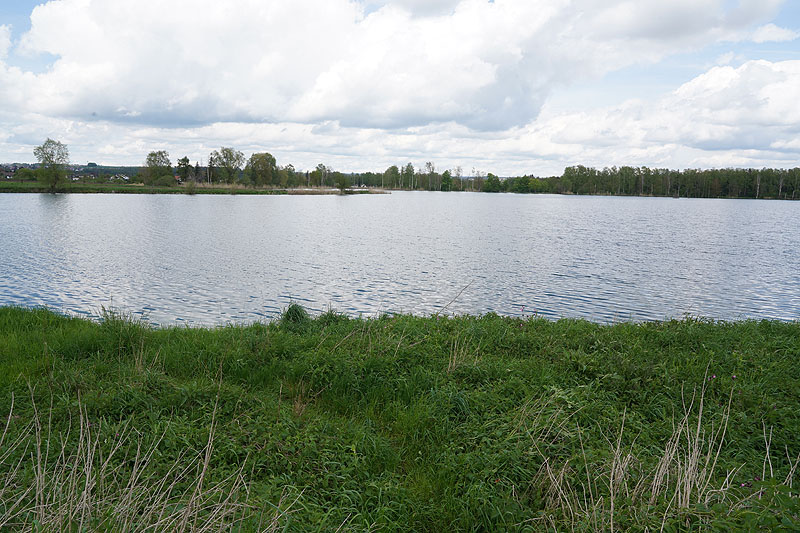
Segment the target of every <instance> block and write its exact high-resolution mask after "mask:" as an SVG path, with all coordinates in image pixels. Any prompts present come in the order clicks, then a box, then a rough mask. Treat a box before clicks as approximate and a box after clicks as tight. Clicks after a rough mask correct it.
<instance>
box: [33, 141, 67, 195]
mask: <svg viewBox="0 0 800 533" xmlns="http://www.w3.org/2000/svg"><path fill="white" fill-rule="evenodd" d="M33 155H34V156H35V157H36V159H37V160H38V161H39V165H40V166H39V176H40V177H41V180H42V181H43V182H44V183H45V184H47V185H49V187H50V191H51V192H53V191H55V190H56V187H58V184H59V183H60V182H61V181H63V180H64V179H65V178H66V176H67V165H68V164H69V150H68V149H67V145H66V144H63V143H61V142H59V141H54V140H53V139H51V138H49V137H48V138H47V140H46V141H45V142H44V143H43V144H42V145H41V146H37V147H36V148H34V149H33Z"/></svg>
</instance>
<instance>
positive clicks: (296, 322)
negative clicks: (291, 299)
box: [280, 303, 311, 329]
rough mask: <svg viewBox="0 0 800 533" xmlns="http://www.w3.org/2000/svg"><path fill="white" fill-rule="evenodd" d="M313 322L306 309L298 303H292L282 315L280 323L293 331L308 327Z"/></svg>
mask: <svg viewBox="0 0 800 533" xmlns="http://www.w3.org/2000/svg"><path fill="white" fill-rule="evenodd" d="M310 321H311V317H310V316H309V314H308V311H306V310H305V308H304V307H303V306H302V305H300V304H297V303H291V304H289V306H288V307H287V308H286V309H285V310H284V311H283V313H281V319H280V322H281V324H283V325H284V326H286V327H289V328H292V329H299V328H302V327H303V326H306V325H307V324H308V323H309V322H310Z"/></svg>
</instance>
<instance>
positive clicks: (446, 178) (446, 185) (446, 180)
mask: <svg viewBox="0 0 800 533" xmlns="http://www.w3.org/2000/svg"><path fill="white" fill-rule="evenodd" d="M452 188H453V178H452V177H451V176H450V171H449V170H445V171H444V172H443V173H442V187H441V190H443V191H449V190H450V189H452Z"/></svg>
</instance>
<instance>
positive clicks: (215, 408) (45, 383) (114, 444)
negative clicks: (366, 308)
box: [0, 306, 800, 531]
mask: <svg viewBox="0 0 800 533" xmlns="http://www.w3.org/2000/svg"><path fill="white" fill-rule="evenodd" d="M798 361H800V324H798V323H791V324H789V323H779V322H767V321H764V322H753V321H748V322H740V323H712V322H707V321H700V320H691V319H688V320H683V321H672V322H664V323H648V324H640V325H637V324H618V325H614V326H603V325H597V324H593V323H589V322H585V321H576V320H561V321H558V322H550V321H547V320H542V319H536V318H531V319H527V320H520V319H512V318H504V317H498V316H494V315H488V316H484V317H459V318H436V317H428V318H419V317H411V316H401V317H383V318H377V319H370V320H352V319H347V318H345V317H342V316H339V315H337V314H335V313H327V314H325V315H322V316H320V317H317V318H315V319H309V318H308V317H307V315H305V313H304V312H303V311H302V309H301V308H297V307H294V306H292V307H290V308H289V309H288V310H287V312H285V313H284V315H283V318H282V319H281V320H280V321H277V322H274V323H271V324H266V325H265V324H255V325H250V326H241V327H239V326H230V327H224V328H216V329H189V328H163V329H153V328H150V327H147V326H145V325H142V324H139V323H136V322H134V321H131V320H129V319H125V318H122V317H119V316H117V315H114V314H107V315H106V317H105V319H104V321H103V322H102V323H95V322H90V321H86V320H83V319H77V318H65V317H62V316H59V315H56V314H54V313H51V312H49V311H45V310H22V309H16V308H3V309H0V415H2V416H3V427H4V428H5V430H4V431H3V432H2V438H1V439H2V442H0V523H5V526H6V527H11V528H13V529H20V528H23V524H24V527H25V528H27V529H29V530H34V529H36V528H39V530H57V529H59V528H65V527H66V526H67V525H70V526H71V527H74V529H72V530H73V531H77V530H78V529H79V528H80V527H86V528H87V529H88V530H94V529H102V530H107V531H123V530H130V531H141V530H143V529H144V527H145V526H148V525H150V526H153V527H154V529H156V530H181V529H186V530H189V529H197V530H201V529H203V528H208V529H214V530H217V529H218V528H219V526H220V524H234V528H233V530H241V531H251V530H272V531H284V530H286V531H335V530H337V529H338V530H340V531H350V530H352V531H363V530H373V531H374V530H379V529H380V530H389V531H392V530H402V531H408V530H416V531H441V530H443V529H444V530H449V531H461V530H464V531H503V530H507V531H544V530H551V531H552V530H558V531H570V530H576V531H596V530H608V531H611V530H614V531H624V530H632V531H641V530H651V531H658V530H660V529H661V528H662V527H663V528H664V530H668V531H700V530H710V529H714V530H725V529H727V530H739V529H745V530H747V529H751V530H753V529H758V528H763V529H764V530H781V528H783V530H785V531H796V530H797V528H798V527H800V518H799V517H798V508H799V507H798V497H797V491H796V490H793V489H792V488H790V487H791V486H792V485H794V486H795V487H796V486H797V482H798V479H797V478H798V476H797V475H796V474H797V472H796V468H797V461H798V453H800V439H799V438H798V435H800V365H798ZM2 527H3V526H0V530H2Z"/></svg>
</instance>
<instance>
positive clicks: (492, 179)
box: [481, 172, 501, 192]
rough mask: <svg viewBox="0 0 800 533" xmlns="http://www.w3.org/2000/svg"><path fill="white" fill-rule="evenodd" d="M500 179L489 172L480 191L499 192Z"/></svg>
mask: <svg viewBox="0 0 800 533" xmlns="http://www.w3.org/2000/svg"><path fill="white" fill-rule="evenodd" d="M500 187H501V185H500V178H498V177H497V176H495V175H494V174H492V173H491V172H489V174H488V175H487V176H486V182H485V183H484V184H483V188H482V189H481V190H482V191H483V192H500Z"/></svg>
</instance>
